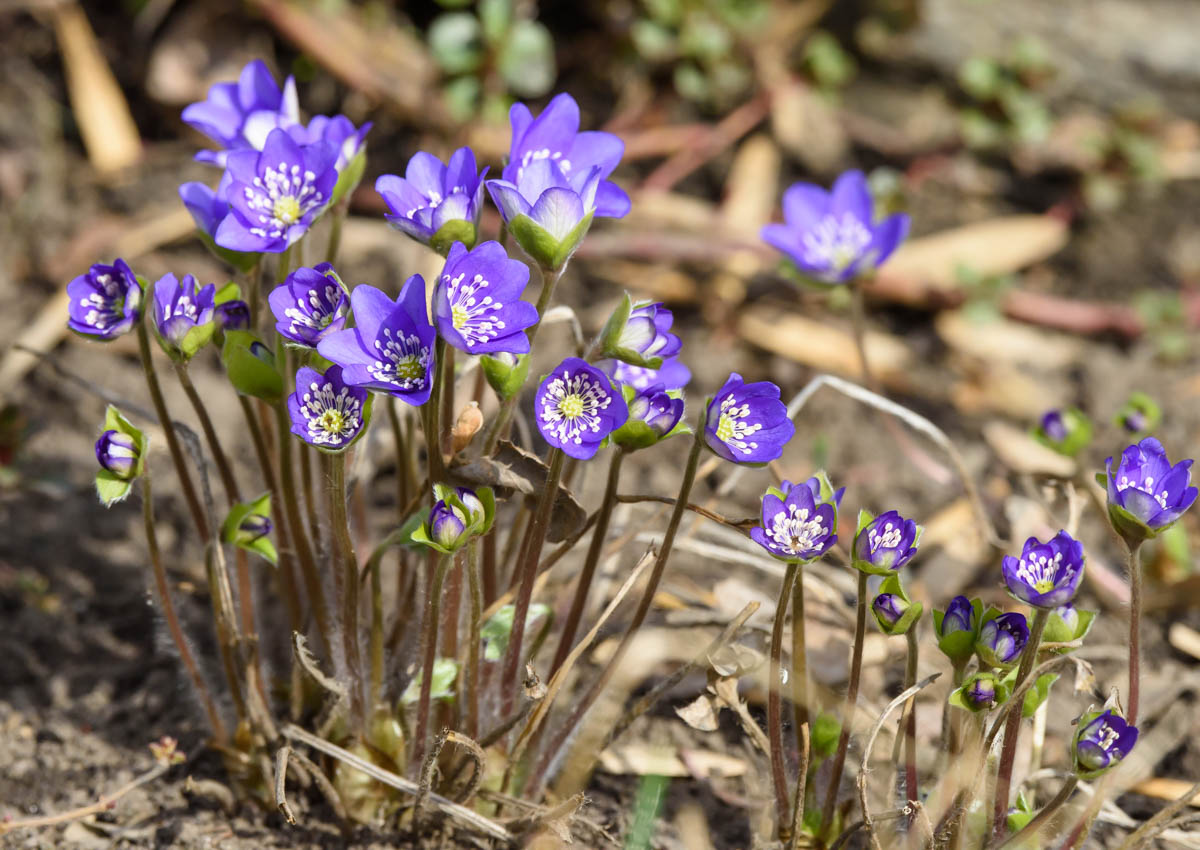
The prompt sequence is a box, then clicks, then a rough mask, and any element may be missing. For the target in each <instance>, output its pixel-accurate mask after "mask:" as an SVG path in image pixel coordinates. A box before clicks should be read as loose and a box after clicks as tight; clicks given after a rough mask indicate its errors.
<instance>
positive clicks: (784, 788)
mask: <svg viewBox="0 0 1200 850" xmlns="http://www.w3.org/2000/svg"><path fill="white" fill-rule="evenodd" d="M799 568H800V567H799V564H797V563H796V562H795V561H789V562H788V565H787V567H786V568H785V570H784V574H783V582H782V584H781V585H780V587H779V600H778V602H776V603H775V622H774V624H773V625H772V627H771V650H770V654H769V656H768V658H769V663H768V667H767V740H768V741H770V744H771V784H772V785H773V786H774V788H775V824H776V830H777V834H778V836H779V840H780V841H783V842H786V841H789V840H790V839H791V837H792V836H791V832H792V823H791V817H790V815H791V807H790V806H789V802H790V798H789V795H788V783H787V769H786V767H785V764H784V762H785V753H784V750H783V698H782V695H781V694H780V691H781V689H782V685H783V683H782V681H781V679H782V670H783V665H782V656H783V624H784V621H785V620H786V619H787V606H788V599H789V598H790V597H791V595H792V586H793V585H794V584H795V582H796V572H797V571H798V570H799ZM797 625H798V624H797ZM795 627H796V626H795V625H793V628H795Z"/></svg>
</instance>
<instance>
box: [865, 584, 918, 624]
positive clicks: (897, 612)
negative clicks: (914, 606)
mask: <svg viewBox="0 0 1200 850" xmlns="http://www.w3.org/2000/svg"><path fill="white" fill-rule="evenodd" d="M908 608H909V604H908V603H907V602H905V601H904V600H903V599H901V598H900V597H899V596H897V595H896V594H894V593H881V594H879V595H878V596H876V597H875V601H874V602H872V603H871V610H872V611H874V612H875V619H876V620H878V621H879V625H880V627H881V628H883V629H885V630H886V629H890V628H892V627H894V626H895V625H896V624H897V623H898V622H900V618H901V617H903V616H904V612H905V611H907V610H908Z"/></svg>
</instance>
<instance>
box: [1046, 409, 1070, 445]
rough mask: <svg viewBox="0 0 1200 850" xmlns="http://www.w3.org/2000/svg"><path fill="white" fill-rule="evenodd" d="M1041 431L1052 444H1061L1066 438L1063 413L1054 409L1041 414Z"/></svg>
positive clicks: (1065, 424)
mask: <svg viewBox="0 0 1200 850" xmlns="http://www.w3.org/2000/svg"><path fill="white" fill-rule="evenodd" d="M1041 429H1042V433H1043V434H1045V435H1046V438H1047V439H1049V440H1052V441H1053V442H1056V443H1061V442H1062V441H1063V440H1065V439H1066V438H1067V423H1066V422H1065V421H1063V412H1062V411H1061V410H1058V409H1057V408H1056V409H1054V410H1047V411H1046V412H1045V413H1043V414H1042V421H1041Z"/></svg>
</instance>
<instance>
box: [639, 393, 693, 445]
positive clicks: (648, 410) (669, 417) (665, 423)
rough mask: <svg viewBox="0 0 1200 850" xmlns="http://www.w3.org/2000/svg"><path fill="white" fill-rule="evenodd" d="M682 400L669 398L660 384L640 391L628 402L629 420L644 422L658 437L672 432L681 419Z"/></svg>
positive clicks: (675, 397)
mask: <svg viewBox="0 0 1200 850" xmlns="http://www.w3.org/2000/svg"><path fill="white" fill-rule="evenodd" d="M683 408H684V404H683V399H682V398H680V397H678V396H671V395H668V394H667V391H666V390H664V389H663V388H662V385H661V384H655V385H654V386H652V387H650V388H648V389H645V390H642V391H641V392H639V393H638V394H637V395H635V396H634V397H633V399H632V400H631V401H630V402H629V418H630V419H638V420H640V421H642V422H645V423H646V425H648V426H649V428H650V430H651V431H653V432H654V433H655V434H657V435H658V436H660V437H665V436H666V435H667V434H669V433H671V431H672V430H674V428H675V426H676V425H678V424H679V420H680V419H681V418H683Z"/></svg>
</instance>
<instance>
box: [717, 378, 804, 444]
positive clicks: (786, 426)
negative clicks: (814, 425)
mask: <svg viewBox="0 0 1200 850" xmlns="http://www.w3.org/2000/svg"><path fill="white" fill-rule="evenodd" d="M704 430H705V438H706V441H707V443H708V447H709V448H710V449H712V450H713V451H714V452H716V453H717V454H718V455H720V456H721V457H723V458H725V459H726V460H731V461H733V462H734V463H758V464H764V463H769V462H770V461H773V460H775V459H776V458H778V457H779V456H780V455H782V454H783V447H784V445H785V444H786V443H787V441H788V440H790V439H791V438H792V434H794V433H795V432H796V426H795V425H793V424H792V420H791V419H790V418H788V412H787V407H785V406H784V404H783V402H781V401H780V400H779V387H777V386H775V385H774V384H772V383H771V382H770V381H762V382H760V383H755V384H747V383H746V382H744V381H743V380H742V376H741V375H739V374H738V373H737V372H734V373H733V374H731V375H730V376H729V379H728V380H727V381H726V382H725V385H724V386H722V387H721V389H719V390H717V393H716V395H714V396H713V399H712V401H711V402H710V403H709V405H708V416H707V420H706V422H705V426H704Z"/></svg>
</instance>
